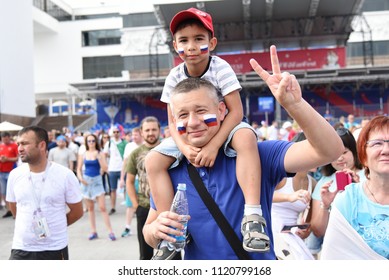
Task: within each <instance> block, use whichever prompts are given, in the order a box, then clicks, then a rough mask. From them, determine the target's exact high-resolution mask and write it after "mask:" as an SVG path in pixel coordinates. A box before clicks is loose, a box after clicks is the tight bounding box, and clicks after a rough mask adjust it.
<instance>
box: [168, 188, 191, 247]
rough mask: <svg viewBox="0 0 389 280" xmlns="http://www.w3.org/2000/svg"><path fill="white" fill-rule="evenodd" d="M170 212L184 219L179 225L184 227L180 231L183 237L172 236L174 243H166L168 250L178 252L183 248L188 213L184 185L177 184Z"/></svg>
mask: <svg viewBox="0 0 389 280" xmlns="http://www.w3.org/2000/svg"><path fill="white" fill-rule="evenodd" d="M170 211H172V212H175V213H177V214H179V215H182V216H183V217H184V219H183V220H181V223H182V225H183V226H184V228H183V229H182V230H181V232H182V234H183V235H172V237H174V238H175V239H176V242H169V243H168V248H169V250H176V251H177V252H179V251H181V250H182V249H184V247H185V242H186V229H187V226H188V219H187V217H188V214H189V211H188V199H187V197H186V184H178V186H177V192H176V195H175V196H174V199H173V203H172V206H171V208H170Z"/></svg>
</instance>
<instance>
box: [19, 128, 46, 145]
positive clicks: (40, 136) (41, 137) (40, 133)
mask: <svg viewBox="0 0 389 280" xmlns="http://www.w3.org/2000/svg"><path fill="white" fill-rule="evenodd" d="M30 131H32V132H34V134H35V137H36V138H37V140H38V141H37V143H39V142H41V141H44V142H45V143H46V149H48V146H49V135H48V133H47V130H46V129H44V128H42V127H39V126H34V125H32V126H26V127H24V128H22V129H21V130H20V131H19V133H18V136H21V135H23V134H25V133H27V132H30Z"/></svg>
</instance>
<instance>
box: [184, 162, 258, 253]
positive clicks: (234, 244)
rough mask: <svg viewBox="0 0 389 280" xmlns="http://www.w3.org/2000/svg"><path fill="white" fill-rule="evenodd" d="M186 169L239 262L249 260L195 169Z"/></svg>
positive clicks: (190, 166) (189, 166)
mask: <svg viewBox="0 0 389 280" xmlns="http://www.w3.org/2000/svg"><path fill="white" fill-rule="evenodd" d="M187 168H188V173H189V177H190V179H191V180H192V183H193V185H194V186H195V187H196V190H197V192H198V193H199V195H200V197H201V199H202V200H203V202H204V204H205V205H206V206H207V208H208V210H209V212H210V213H211V214H212V217H213V218H214V219H215V221H216V223H217V224H218V226H219V228H220V229H221V231H222V232H223V234H224V236H225V238H226V239H227V241H228V243H229V244H230V246H231V248H232V250H233V251H234V252H235V254H236V256H237V257H238V258H239V259H240V260H251V257H250V255H249V254H248V253H247V252H246V251H245V250H244V249H243V247H242V242H241V240H240V239H239V238H238V236H237V235H236V233H235V231H234V229H233V228H232V227H231V225H230V223H229V222H228V221H227V219H226V217H225V216H224V215H223V213H222V211H221V210H220V208H219V206H217V204H216V202H215V200H214V199H213V198H212V196H211V195H210V194H209V192H208V190H207V188H206V187H205V185H204V182H203V180H201V178H200V175H199V173H198V172H197V169H196V168H195V167H194V166H193V165H192V164H190V163H189V164H188V165H187Z"/></svg>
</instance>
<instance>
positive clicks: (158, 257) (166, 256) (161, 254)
mask: <svg viewBox="0 0 389 280" xmlns="http://www.w3.org/2000/svg"><path fill="white" fill-rule="evenodd" d="M177 253H178V252H177V251H176V250H174V249H173V250H171V251H170V250H169V248H168V247H167V246H163V247H160V248H159V249H158V250H157V251H156V252H155V254H154V256H153V257H152V258H151V260H154V261H162V260H171V259H173V258H174V256H175V255H177Z"/></svg>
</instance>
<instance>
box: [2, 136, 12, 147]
mask: <svg viewBox="0 0 389 280" xmlns="http://www.w3.org/2000/svg"><path fill="white" fill-rule="evenodd" d="M1 141H2V142H3V143H4V144H6V145H7V144H9V143H10V142H11V138H10V137H9V136H3V137H1Z"/></svg>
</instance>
